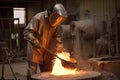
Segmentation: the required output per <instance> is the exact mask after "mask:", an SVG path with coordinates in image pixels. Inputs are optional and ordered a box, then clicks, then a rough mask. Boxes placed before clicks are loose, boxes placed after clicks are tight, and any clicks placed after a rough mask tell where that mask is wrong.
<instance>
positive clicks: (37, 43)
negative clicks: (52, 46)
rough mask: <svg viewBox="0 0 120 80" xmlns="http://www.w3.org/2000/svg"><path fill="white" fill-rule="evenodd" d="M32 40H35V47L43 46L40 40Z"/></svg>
mask: <svg viewBox="0 0 120 80" xmlns="http://www.w3.org/2000/svg"><path fill="white" fill-rule="evenodd" d="M32 42H33V46H35V47H40V46H41V44H40V42H39V41H38V39H35V38H34V39H32Z"/></svg>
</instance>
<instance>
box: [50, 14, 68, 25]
mask: <svg viewBox="0 0 120 80" xmlns="http://www.w3.org/2000/svg"><path fill="white" fill-rule="evenodd" d="M65 19H66V18H65V17H63V16H60V15H59V14H57V13H55V12H53V13H51V15H50V18H49V22H50V24H51V26H53V27H57V26H59V25H60V24H61V23H62V22H64V21H65Z"/></svg>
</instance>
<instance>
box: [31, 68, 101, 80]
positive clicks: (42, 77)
mask: <svg viewBox="0 0 120 80" xmlns="http://www.w3.org/2000/svg"><path fill="white" fill-rule="evenodd" d="M32 79H33V80H101V73H99V72H95V71H82V70H81V71H79V72H78V73H76V74H69V75H52V74H51V73H50V72H43V73H39V74H35V75H32Z"/></svg>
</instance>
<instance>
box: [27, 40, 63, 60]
mask: <svg viewBox="0 0 120 80" xmlns="http://www.w3.org/2000/svg"><path fill="white" fill-rule="evenodd" d="M26 40H27V41H29V42H30V43H31V44H34V43H33V42H32V41H31V40H29V39H26ZM38 47H40V48H42V49H44V50H45V51H47V52H48V53H50V54H52V55H53V56H55V57H57V58H59V59H60V60H63V59H61V58H60V57H58V56H57V55H55V54H53V53H52V52H51V51H50V50H48V49H46V48H44V47H42V46H41V45H40V44H39V46H38Z"/></svg>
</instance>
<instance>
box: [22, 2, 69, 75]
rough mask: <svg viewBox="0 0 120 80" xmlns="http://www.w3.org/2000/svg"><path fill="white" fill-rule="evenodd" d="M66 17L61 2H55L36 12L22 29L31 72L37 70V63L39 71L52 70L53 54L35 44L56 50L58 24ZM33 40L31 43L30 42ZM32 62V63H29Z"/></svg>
mask: <svg viewBox="0 0 120 80" xmlns="http://www.w3.org/2000/svg"><path fill="white" fill-rule="evenodd" d="M66 18H67V12H66V10H65V8H64V7H63V5H62V4H55V5H54V6H52V7H51V8H50V9H47V10H46V11H43V12H40V13H38V14H36V15H35V16H34V17H33V18H32V19H31V21H30V23H29V24H28V25H27V27H26V28H25V30H24V38H25V39H26V40H28V44H27V55H28V61H30V63H29V64H30V65H31V66H32V72H33V74H34V73H36V71H37V64H39V65H40V70H41V72H45V71H51V70H52V60H53V59H54V56H53V55H51V54H49V53H48V52H46V51H45V50H43V49H42V48H40V47H37V45H41V46H42V47H44V48H47V49H48V50H50V51H52V52H53V54H54V53H55V52H56V48H57V47H58V46H57V45H59V44H60V43H59V42H58V40H57V33H56V32H57V29H58V26H59V25H60V24H61V23H62V22H64V20H65V19H66ZM31 42H33V44H31ZM31 63H32V64H31Z"/></svg>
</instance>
